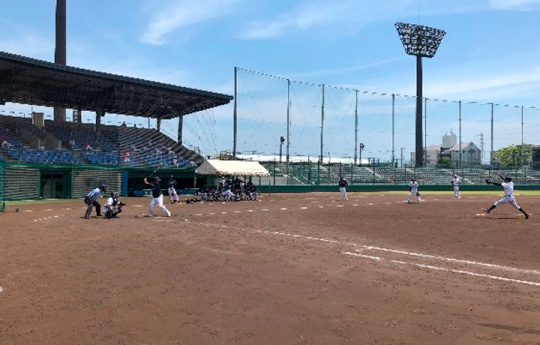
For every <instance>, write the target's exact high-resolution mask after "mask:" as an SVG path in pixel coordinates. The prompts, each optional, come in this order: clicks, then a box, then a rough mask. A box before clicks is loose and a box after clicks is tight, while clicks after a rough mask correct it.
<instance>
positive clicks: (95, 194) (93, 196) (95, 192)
mask: <svg viewBox="0 0 540 345" xmlns="http://www.w3.org/2000/svg"><path fill="white" fill-rule="evenodd" d="M106 191H107V185H105V184H102V185H100V186H99V187H98V188H95V189H92V191H91V192H90V193H88V195H87V196H86V197H85V198H84V203H85V204H86V206H87V207H86V213H85V214H84V218H85V219H89V218H90V214H91V213H92V207H95V208H96V216H98V217H100V216H101V204H100V203H99V202H98V199H99V198H101V197H103V193H105V192H106Z"/></svg>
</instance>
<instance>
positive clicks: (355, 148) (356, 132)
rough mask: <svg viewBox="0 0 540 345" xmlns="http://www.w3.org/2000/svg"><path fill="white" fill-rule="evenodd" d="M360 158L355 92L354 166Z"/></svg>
mask: <svg viewBox="0 0 540 345" xmlns="http://www.w3.org/2000/svg"><path fill="white" fill-rule="evenodd" d="M357 158H358V90H355V92H354V165H356V159H357Z"/></svg>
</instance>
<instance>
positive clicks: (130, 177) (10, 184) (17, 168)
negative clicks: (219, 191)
mask: <svg viewBox="0 0 540 345" xmlns="http://www.w3.org/2000/svg"><path fill="white" fill-rule="evenodd" d="M154 170H155V168H153V167H148V168H136V169H135V168H133V169H119V168H117V167H113V168H108V167H93V166H56V167H52V166H49V165H29V164H26V165H23V164H10V163H4V162H0V187H2V188H1V189H0V193H2V194H1V195H2V205H4V202H5V201H6V200H8V201H15V200H41V199H72V198H73V199H75V198H83V197H84V196H85V195H87V194H88V192H89V191H90V190H92V189H94V188H96V187H98V186H99V185H100V184H106V185H107V187H108V191H118V192H119V193H120V194H121V195H123V196H142V195H144V193H143V191H144V190H145V189H147V188H148V186H146V185H145V184H144V183H143V179H144V178H145V177H147V176H149V175H150V174H151V173H152V172H153V171H154ZM153 176H159V177H160V178H161V185H162V189H163V191H164V193H165V194H166V192H167V188H168V186H167V181H168V180H169V178H170V177H171V176H173V177H174V179H175V180H176V181H177V189H178V190H179V191H184V190H192V188H193V185H194V183H195V174H194V169H193V168H191V169H183V170H182V169H176V168H169V169H160V170H158V172H156V173H155V174H154V175H153ZM196 180H197V183H198V184H199V185H200V184H204V183H205V181H206V178H202V177H197V178H196ZM2 207H3V206H2Z"/></svg>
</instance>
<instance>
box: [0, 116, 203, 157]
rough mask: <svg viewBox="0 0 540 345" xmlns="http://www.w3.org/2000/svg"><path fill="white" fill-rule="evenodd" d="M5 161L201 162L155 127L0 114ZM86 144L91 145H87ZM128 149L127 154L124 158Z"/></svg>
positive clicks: (0, 131) (1, 150) (0, 129)
mask: <svg viewBox="0 0 540 345" xmlns="http://www.w3.org/2000/svg"><path fill="white" fill-rule="evenodd" d="M0 125H1V126H0V138H4V139H6V140H7V143H8V144H5V145H2V146H0V156H1V157H2V159H3V160H5V161H11V162H21V163H22V162H24V163H45V164H93V165H96V164H97V165H123V166H126V165H127V166H155V165H165V166H171V167H172V166H175V167H179V168H180V167H193V166H196V165H198V164H200V163H202V161H203V160H204V159H203V158H202V157H201V156H200V155H198V154H197V153H195V152H193V151H191V150H188V149H187V148H185V147H184V146H182V145H181V144H178V143H177V142H176V141H174V140H173V139H171V138H169V137H168V136H166V135H164V134H163V133H161V132H159V131H158V130H156V129H144V128H126V127H118V126H106V125H101V126H100V129H99V131H98V132H96V126H95V125H94V124H83V123H71V122H57V121H51V120H45V121H44V126H43V127H40V126H36V125H34V124H32V119H31V118H21V117H14V116H4V115H0ZM87 144H89V147H88V148H87ZM126 152H128V153H129V158H126V157H125V156H126Z"/></svg>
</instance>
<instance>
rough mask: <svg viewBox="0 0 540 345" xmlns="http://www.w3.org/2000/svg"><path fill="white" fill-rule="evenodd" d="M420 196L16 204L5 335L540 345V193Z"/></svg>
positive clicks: (5, 247) (1, 335) (9, 226)
mask: <svg viewBox="0 0 540 345" xmlns="http://www.w3.org/2000/svg"><path fill="white" fill-rule="evenodd" d="M406 197H407V195H406V194H402V195H396V194H378V193H370V194H363V193H349V201H340V200H339V193H338V192H337V191H336V193H314V194H272V195H262V196H261V201H258V202H232V203H195V204H184V203H182V204H175V205H170V204H167V207H168V208H169V209H170V210H171V212H172V214H173V216H172V217H170V218H167V217H155V218H150V217H146V216H145V215H147V214H148V205H149V202H150V199H149V198H123V199H122V200H123V201H124V202H126V203H127V204H128V206H127V207H125V208H124V212H123V213H121V214H120V218H119V219H111V220H106V219H102V218H96V217H92V218H91V219H89V220H86V219H84V218H83V215H84V204H83V202H82V201H81V200H72V201H67V202H62V203H47V202H46V201H44V202H43V203H39V204H35V205H28V206H18V207H19V212H11V211H9V209H8V212H4V213H0V220H1V230H0V234H1V238H2V240H1V241H0V344H2V345H34V344H36V345H37V344H39V345H43V344H55V345H56V344H100V345H103V344H160V345H166V344H197V345H201V344H310V345H311V344H393V345H395V344H402V345H404V344H411V345H418V344H429V345H434V344H437V345H444V344H448V345H456V344H467V345H474V344H527V345H538V344H540V259H539V257H540V256H539V250H540V227H539V222H540V212H539V211H538V209H539V208H540V203H539V202H538V197H534V196H520V195H518V196H517V201H518V203H519V204H520V205H521V206H522V207H523V208H524V209H525V210H527V211H528V212H529V213H530V214H531V218H529V219H528V220H525V219H524V217H523V215H522V214H520V213H519V212H518V211H517V210H515V209H513V208H512V207H511V206H509V205H502V206H500V207H498V208H496V209H495V210H494V211H492V213H491V214H489V215H485V214H484V213H483V212H482V208H486V207H489V206H490V205H491V204H492V203H493V202H494V201H496V200H497V199H498V198H499V197H498V196H490V195H464V196H463V198H462V199H454V198H453V195H452V193H451V192H449V193H446V194H440V195H424V196H423V199H424V202H423V203H422V204H420V205H418V204H407V203H406V202H405V201H406ZM160 212H161V211H160V210H159V209H156V211H155V213H156V214H157V215H160Z"/></svg>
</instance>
